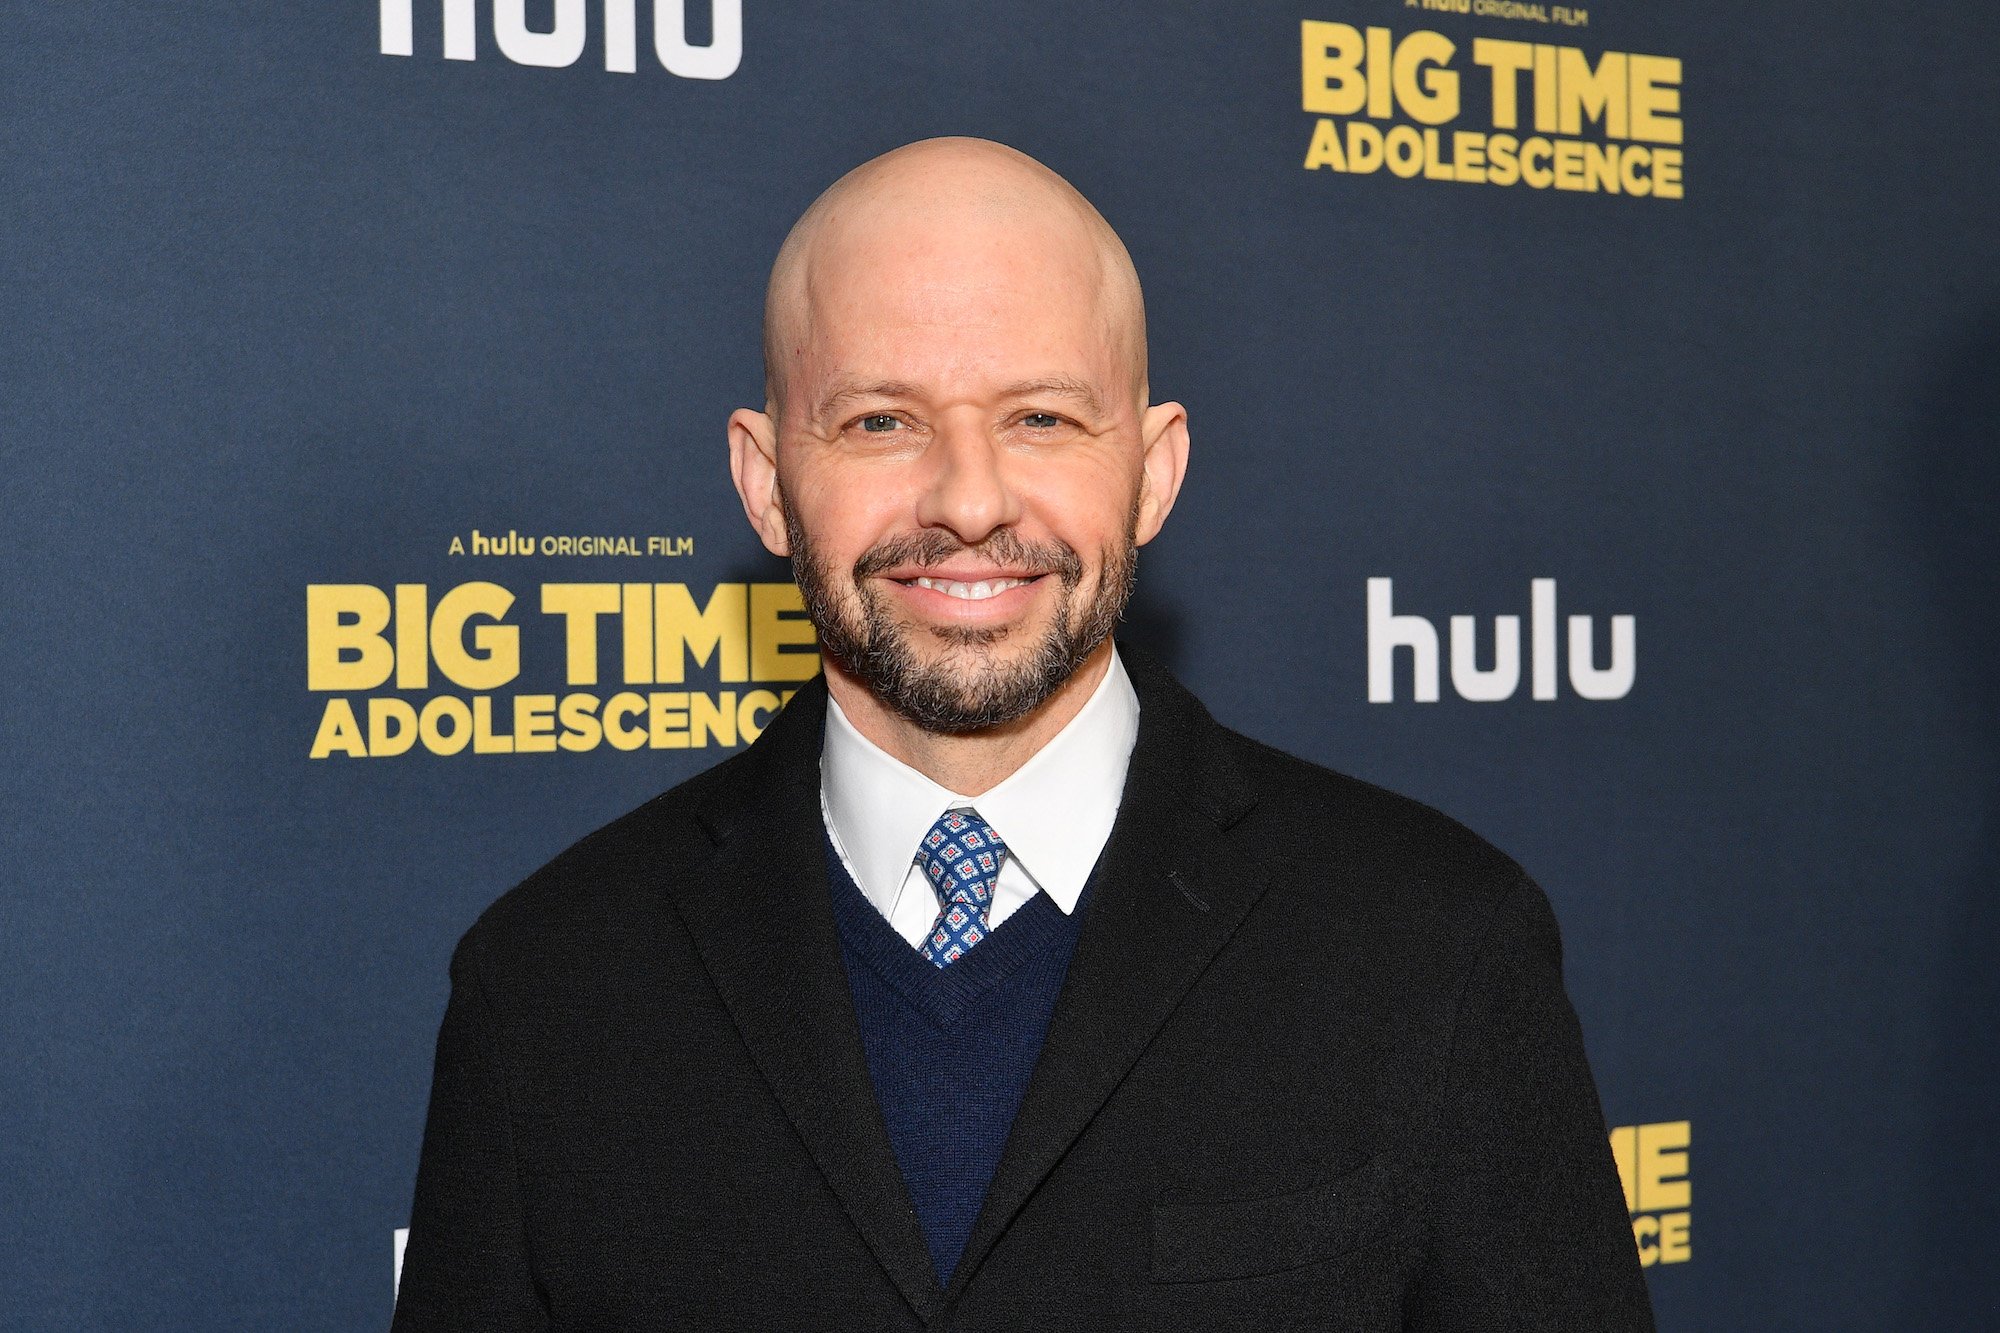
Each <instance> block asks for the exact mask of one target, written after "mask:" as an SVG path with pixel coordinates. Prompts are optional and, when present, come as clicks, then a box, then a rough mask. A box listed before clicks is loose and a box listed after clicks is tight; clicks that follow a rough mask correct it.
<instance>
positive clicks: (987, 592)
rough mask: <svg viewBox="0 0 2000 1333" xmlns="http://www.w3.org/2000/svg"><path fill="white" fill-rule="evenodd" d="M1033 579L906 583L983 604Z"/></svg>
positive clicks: (916, 581)
mask: <svg viewBox="0 0 2000 1333" xmlns="http://www.w3.org/2000/svg"><path fill="white" fill-rule="evenodd" d="M1034 581H1035V580H1034V579H984V580H981V581H980V582H978V583H961V582H959V581H958V580H956V579H933V578H915V579H910V580H908V582H910V583H913V584H915V585H916V586H917V587H919V588H928V589H930V590H931V591H932V592H941V593H943V594H944V595H945V596H947V597H956V598H958V599H959V600H960V601H963V602H983V601H985V600H986V599H987V598H989V597H998V596H999V595H1000V594H1001V593H1003V592H1006V591H1008V590H1009V589H1013V588H1020V587H1024V586H1026V585H1027V584H1030V583H1033V582H1034Z"/></svg>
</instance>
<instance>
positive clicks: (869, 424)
mask: <svg viewBox="0 0 2000 1333" xmlns="http://www.w3.org/2000/svg"><path fill="white" fill-rule="evenodd" d="M858 424H859V425H860V427H861V429H863V430H865V431H868V432H870V433H871V434H880V433H882V432H884V431H892V430H894V429H896V427H898V426H900V425H902V424H903V423H902V422H901V421H899V420H897V419H896V417H895V415H894V414H893V413H889V412H871V413H869V414H868V415H867V416H865V417H863V418H861V420H860V422H859V423H858Z"/></svg>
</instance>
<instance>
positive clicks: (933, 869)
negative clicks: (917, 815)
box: [914, 808, 1007, 967]
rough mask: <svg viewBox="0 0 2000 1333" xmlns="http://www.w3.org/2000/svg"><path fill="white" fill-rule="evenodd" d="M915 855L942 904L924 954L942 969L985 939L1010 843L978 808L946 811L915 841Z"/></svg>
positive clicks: (925, 942)
mask: <svg viewBox="0 0 2000 1333" xmlns="http://www.w3.org/2000/svg"><path fill="white" fill-rule="evenodd" d="M914 859H915V861H916V863H917V865H918V867H919V868H921V869H922V870H923V872H924V878H925V879H928V880H929V881H930V883H931V891H932V892H934V893H936V894H937V896H938V903H939V912H938V919H937V921H936V923H935V924H934V925H933V926H932V927H931V933H930V937H929V938H928V939H926V940H925V941H924V944H923V949H922V953H923V956H924V957H925V958H927V959H929V960H930V961H931V962H932V963H934V964H935V965H937V966H938V967H944V966H945V965H946V964H948V963H952V962H955V961H957V960H958V959H959V958H961V957H962V956H964V954H965V952H966V950H968V949H970V948H971V947H972V946H973V945H975V944H977V943H979V941H981V940H983V939H985V938H986V934H987V925H986V909H987V908H988V907H989V906H991V905H992V902H993V885H994V882H995V881H996V880H998V879H999V878H1000V867H1001V866H1002V865H1004V864H1005V863H1006V860H1007V844H1006V843H1004V842H1002V841H1000V835H999V834H997V833H995V832H994V831H993V826H992V825H991V824H989V823H987V822H986V821H985V820H983V819H981V818H980V817H979V812H978V811H977V810H973V809H971V808H966V809H963V810H947V811H945V812H944V813H943V814H942V815H940V816H938V821H937V822H936V823H935V824H932V825H931V827H930V832H928V833H926V834H924V837H923V841H922V842H920V843H918V844H917V854H916V857H915V858H914Z"/></svg>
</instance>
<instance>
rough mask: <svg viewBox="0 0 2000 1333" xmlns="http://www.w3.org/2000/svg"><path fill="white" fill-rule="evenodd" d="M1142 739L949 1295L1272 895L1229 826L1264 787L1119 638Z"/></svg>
mask: <svg viewBox="0 0 2000 1333" xmlns="http://www.w3.org/2000/svg"><path fill="white" fill-rule="evenodd" d="M1120 653H1121V656H1122V658H1123V660H1124V662H1125V666H1126V670H1127V672H1128V674H1130V676H1131V678H1132V683H1133V687H1134V690H1135V691H1136V693H1137V694H1138V696H1139V737H1138V741H1137V743H1136V744H1135V746H1134V747H1133V751H1132V760H1131V764H1130V766H1129V768H1128V770H1127V773H1126V783H1125V794H1124V797H1123V799H1122V801H1121V802H1120V805H1119V810H1118V819H1117V823H1116V824H1115V825H1114V826H1113V828H1112V833H1111V838H1110V841H1109V842H1108V843H1107V844H1106V845H1105V849H1104V853H1103V860H1102V864H1101V865H1100V866H1099V868H1098V870H1097V872H1096V873H1097V883H1096V884H1095V886H1094V887H1093V888H1092V891H1091V901H1090V904H1089V906H1088V908H1087V909H1086V911H1085V914H1084V920H1083V921H1082V923H1081V929H1080V934H1079V936H1078V939H1077V945H1076V952H1075V953H1074V955H1072V957H1071V959H1070V965H1069V973H1068V976H1067V978H1066V979H1065V980H1064V983H1063V989H1062V992H1061V994H1060V995H1059V996H1058V997H1057V1000H1056V1006H1055V1012H1054V1014H1053V1015H1052V1016H1051V1018H1050V1022H1049V1032H1048V1037H1047V1041H1046V1043H1045V1044H1044V1046H1043V1048H1042V1054H1041V1057H1040V1059H1039V1060H1038V1061H1037V1063H1036V1065H1035V1070H1034V1073H1033V1075H1032V1076H1031V1077H1030V1079H1029V1083H1028V1090H1027V1093H1026V1096H1025V1097H1024V1099H1023V1101H1022V1104H1021V1109H1020V1111H1019V1112H1018V1113H1017V1115H1016V1116H1015V1119H1014V1126H1013V1130H1012V1132H1011V1133H1010V1135H1009V1137H1008V1139H1007V1145H1006V1148H1005V1149H1004V1150H1003V1152H1002V1154H1001V1158H1000V1164H999V1167H998V1168H997V1170H996V1171H995V1173H994V1177H993V1181H992V1184H991V1185H990V1186H989V1187H988V1189H987V1192H986V1199H985V1203H984V1205H983V1207H982V1209H981V1211H980V1214H979V1217H978V1220H977V1221H976V1222H975V1223H974V1225H973V1229H972V1235H971V1238H970V1239H969V1240H968V1241H967V1243H966V1248H965V1253H964V1255H963V1257H962V1258H960V1260H959V1263H958V1267H957V1268H956V1269H955V1270H954V1271H953V1273H952V1280H951V1285H950V1288H949V1289H948V1290H947V1292H946V1303H947V1305H949V1304H950V1303H952V1302H954V1301H956V1299H957V1298H958V1297H959V1295H960V1294H962V1293H963V1292H964V1290H965V1288H966V1286H967V1285H968V1284H969V1283H970V1282H971V1281H972V1279H973V1277H974V1275H975V1274H976V1272H977V1270H978V1268H979V1265H980V1262H981V1261H982V1260H983V1259H984V1258H985V1256H986V1254H987V1253H988V1251H990V1250H991V1249H992V1247H993V1245H994V1244H995V1242H997V1241H998V1240H999V1238H1000V1236H1001V1235H1002V1234H1003V1233H1004V1232H1005V1231H1006V1229H1007V1227H1008V1225H1009V1224H1010V1223H1011V1222H1012V1221H1013V1219H1014V1217H1015V1215H1016V1214H1017V1213H1018V1212H1019V1211H1020V1209H1021V1207H1022V1205H1023V1204H1024V1203H1025V1202H1026V1201H1027V1199H1028V1196H1029V1195H1030V1194H1032V1193H1033V1192H1034V1190H1035V1188H1036V1187H1037V1186H1039V1185H1040V1184H1041V1182H1042V1180H1043V1179H1044V1178H1045V1177H1047V1175H1048V1174H1049V1172H1050V1171H1052V1170H1053V1169H1054V1168H1055V1165H1056V1163H1057V1162H1058V1161H1059V1160H1061V1158H1062V1156H1063V1154H1064V1153H1065V1152H1067V1151H1068V1150H1069V1147H1070V1145H1071V1144H1072V1143H1073V1142H1075V1140H1076V1138H1077V1136H1078V1135H1080V1134H1081V1133H1082V1132H1083V1130H1084V1128H1085V1127H1086V1126H1087V1125H1088V1124H1089V1123H1090V1120H1091V1118H1092V1117H1093V1116H1095V1115H1096V1114H1097V1112H1098V1109H1099V1108H1100V1107H1102V1106H1103V1105H1104V1103H1105V1101H1106V1100H1107V1099H1108V1098H1109V1097H1110V1096H1111V1094H1112V1092H1113V1090H1114V1089H1116V1087H1117V1086H1118V1084H1119V1082H1120V1081H1121V1080H1122V1079H1123V1078H1124V1077H1125V1074H1126V1072H1127V1071H1128V1070H1130V1069H1131V1067H1132V1066H1133V1064H1135V1063H1136V1062H1137V1061H1138V1059H1139V1057H1140V1055H1141V1054H1142V1053H1143V1052H1144V1051H1145V1049H1146V1047H1147V1045H1148V1044H1149V1043H1150V1042H1151V1041H1152V1039H1153V1036H1154V1034H1155V1033H1157V1032H1158V1031H1159V1029H1160V1027H1161V1025H1162V1024H1164V1023H1165V1022H1166V1021H1167V1018H1168V1016H1169V1015H1171V1014H1172V1013H1173V1011H1174V1009H1175V1007H1176V1006H1177V1005H1179V1003H1180V1002H1181V999H1182V997H1183V996H1185V995H1186V994H1187V992H1188V990H1189V988H1190V987H1192V986H1193V985H1194V982H1195V979H1196V978H1197V977H1198V976H1199V975H1200V974H1201V972H1202V970H1203V969H1204V968H1205V967H1207V965H1208V963H1209V960H1210V959H1212V958H1213V957H1214V956H1215V954H1216V953H1217V951H1219V950H1220V949H1221V948H1222V946H1223V944H1224V943H1225V942H1227V941H1228V939H1229V937H1230V936H1231V935H1232V934H1234V933H1235V931H1236V928H1237V926H1238V925H1239V924H1240V923H1241V922H1242V920H1243V918H1244V916H1245V914H1247V913H1248V912H1249V910H1250V908H1251V906H1252V904H1254V903H1255V902H1256V901H1257V899H1258V897H1259V896H1260V895H1261V894H1262V893H1263V891H1264V885H1265V876H1264V873H1263V872H1262V870H1261V868H1260V866H1259V864H1258V863H1257V861H1256V860H1255V858H1254V857H1251V856H1249V855H1247V854H1246V853H1245V852H1244V851H1243V850H1242V849H1241V848H1239V847H1237V846H1234V845H1232V844H1231V843H1230V842H1229V840H1228V839H1227V838H1226V836H1225V835H1226V833H1227V830H1228V829H1229V828H1230V826H1231V825H1233V824H1235V823H1236V822H1237V821H1238V820H1239V819H1241V818H1242V817H1243V815H1244V813H1245V812H1247V811H1248V810H1249V809H1250V807H1251V805H1252V804H1254V800H1255V797H1254V792H1253V791H1252V789H1251V788H1250V786H1249V784H1248V783H1247V782H1246V781H1245V780H1244V779H1243V778H1242V776H1241V775H1240V774H1238V773H1237V772H1236V770H1235V768H1234V765H1233V764H1232V763H1231V761H1230V759H1229V757H1228V755H1227V754H1226V752H1225V751H1224V748H1223V744H1222V741H1223V732H1222V728H1221V727H1220V726H1218V725H1217V724H1216V722H1215V721H1214V720H1213V719H1212V718H1210V717H1209V715H1208V712H1207V710H1206V709H1204V708H1203V707H1202V706H1201V704H1200V702H1199V701H1198V700H1196V699H1195V698H1194V696H1193V695H1191V694H1189V693H1188V692H1187V691H1186V690H1184V689H1183V688H1181V686H1180V685H1179V684H1178V683H1177V682H1175V681H1174V680H1173V678H1172V677H1171V676H1169V675H1167V673H1166V672H1165V671H1164V669H1162V668H1161V667H1159V666H1158V665H1157V664H1155V663H1153V662H1152V661H1151V660H1150V659H1148V658H1146V657H1145V656H1144V655H1143V654H1140V653H1138V652H1135V651H1133V650H1132V649H1130V648H1128V647H1125V646H1123V645H1121V647H1120Z"/></svg>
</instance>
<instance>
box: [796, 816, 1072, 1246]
mask: <svg viewBox="0 0 2000 1333" xmlns="http://www.w3.org/2000/svg"><path fill="white" fill-rule="evenodd" d="M826 864H827V876H828V878H829V880H831V882H832V886H833V916H834V921H835V923H836V924H837V925H838V926H839V928H840V955H841V961H842V963H843V964H844V965H845V966H846V969H847V982H848V987H849V989H850V991H851V992H852V993H853V996H854V1016H855V1017H856V1018H857V1019H858V1020H859V1021H860V1025H861V1044H862V1047H863V1049H864V1050H865V1051H866V1053H867V1057H868V1073H869V1075H870V1077H871V1078H872V1079H873V1081H874V1084H875V1098H876V1101H877V1102H879V1103H880V1105H881V1107H882V1118H883V1120H885V1121H887V1122H888V1126H889V1146H890V1147H891V1148H892V1149H894V1151H895V1154H896V1164H897V1166H898V1167H900V1168H901V1169H902V1173H903V1184H904V1186H905V1187H906V1188H907V1189H908V1190H909V1193H910V1203H911V1204H912V1206H914V1207H915V1209H916V1213H917V1224H918V1226H919V1227H921V1228H922V1230H923V1233H924V1243H925V1245H926V1246H927V1247H928V1248H929V1250H930V1255H931V1265H932V1267H933V1268H934V1269H936V1271H937V1278H938V1282H939V1284H940V1285H943V1284H945V1283H948V1282H949V1281H950V1280H951V1273H952V1270H953V1269H954V1268H956V1267H957V1266H958V1259H959V1256H960V1255H961V1254H963V1253H964V1251H965V1242H966V1239H967V1238H968V1237H969V1236H970V1235H971V1234H972V1223H973V1219H974V1218H976V1217H977V1216H978V1215H979V1206H980V1204H981V1203H982V1202H983V1201H984V1199H985V1198H986V1186H987V1183H988V1182H989V1181H991V1180H992V1178H993V1169H994V1168H995V1167H996V1166H998V1165H999V1162H1000V1150H1001V1148H1002V1147H1003V1146H1004V1145H1005V1144H1006V1142H1007V1133H1008V1130H1009V1129H1011V1128H1012V1126H1013V1124H1014V1113H1015V1112H1016V1111H1017V1110H1019V1109H1020V1106H1021V1098H1022V1095H1023V1094H1024V1093H1026V1091H1027V1088H1028V1075H1029V1074H1030V1073H1031V1072H1033V1070H1034V1067H1035V1060H1036V1058H1037V1057H1038V1056H1040V1054H1041V1051H1042V1040H1043V1038H1044V1037H1046V1036H1047V1035H1048V1029H1049V1015H1050V1013H1051V1012H1053V1010H1054V1008H1055V1002H1056V995H1057V993H1058V992H1059V991H1061V989H1062V983H1063V976H1064V974H1065V973H1066V972H1067V971H1068V969H1069V959H1070V954H1071V953H1072V952H1074V951H1075V948H1076V937H1077V928H1078V925H1079V923H1080V922H1081V921H1082V919H1083V909H1084V907H1085V906H1086V905H1087V904H1088V903H1089V901H1090V884H1089V883H1086V884H1085V885H1084V888H1083V892H1082V894H1081V895H1080V896H1079V897H1078V898H1077V902H1076V910H1075V911H1073V912H1070V913H1068V914H1065V913H1064V912H1063V910H1062V909H1061V908H1060V907H1058V906H1056V904H1055V903H1054V901H1053V900H1051V899H1050V898H1049V896H1048V895H1047V894H1045V893H1038V894H1036V895H1035V896H1034V897H1033V898H1031V899H1030V900H1029V901H1028V902H1026V903H1024V904H1023V905H1022V906H1020V907H1018V908H1016V909H1015V910H1014V913H1013V915H1011V916H1009V917H1008V918H1007V919H1006V920H1005V921H1003V922H1001V923H1000V924H999V925H998V926H997V927H995V928H994V930H993V932H992V933H991V934H989V935H988V936H987V937H986V938H985V939H984V940H982V941H980V942H979V944H978V945H976V946H975V947H974V948H973V949H972V950H971V952H969V953H967V954H966V955H965V956H964V957H962V958H960V959H959V960H958V961H957V962H955V963H953V964H951V965H950V966H948V967H936V966H933V965H932V964H930V963H928V962H926V961H924V957H923V955H922V954H920V953H918V952H917V951H916V950H915V949H913V948H911V947H910V945H909V944H908V943H907V942H906V941H905V940H904V939H903V937H902V936H901V935H898V934H897V933H896V931H895V928H894V927H893V926H891V925H890V924H889V922H888V921H887V920H886V919H885V918H884V917H883V916H882V914H881V913H880V912H878V911H876V910H875V906H874V904H872V903H870V902H869V901H868V899H867V897H866V896H864V895H863V894H862V892H861V889H860V887H859V886H858V885H856V884H855V882H854V880H853V877H852V876H850V875H849V874H848V873H847V867H846V865H845V864H844V863H843V862H842V861H841V859H840V853H839V852H837V851H836V850H834V847H833V844H832V842H831V840H828V842H827V847H826ZM1095 877H1096V876H1095V874H1093V875H1092V879H1095Z"/></svg>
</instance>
